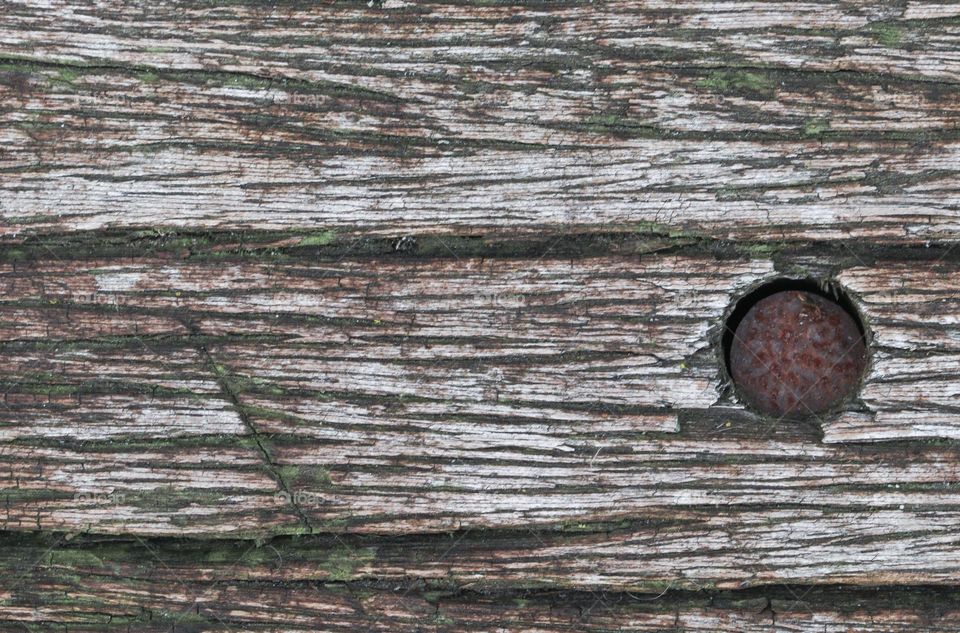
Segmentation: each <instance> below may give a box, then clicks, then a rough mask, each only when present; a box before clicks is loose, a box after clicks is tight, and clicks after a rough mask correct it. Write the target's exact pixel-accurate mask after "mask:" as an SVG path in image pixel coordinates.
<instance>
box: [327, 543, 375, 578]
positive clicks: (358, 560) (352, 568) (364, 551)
mask: <svg viewBox="0 0 960 633" xmlns="http://www.w3.org/2000/svg"><path fill="white" fill-rule="evenodd" d="M375 554H376V553H375V551H374V550H373V549H372V548H369V547H367V548H360V549H354V548H350V547H338V548H336V549H333V550H331V551H330V553H329V554H328V555H327V559H326V561H325V562H323V564H322V565H321V568H322V569H323V570H324V571H326V572H327V574H328V575H329V577H330V580H333V581H337V582H347V581H350V580H356V579H357V576H358V571H359V569H360V568H361V567H363V566H364V565H369V564H370V563H371V562H373V559H374V557H375Z"/></svg>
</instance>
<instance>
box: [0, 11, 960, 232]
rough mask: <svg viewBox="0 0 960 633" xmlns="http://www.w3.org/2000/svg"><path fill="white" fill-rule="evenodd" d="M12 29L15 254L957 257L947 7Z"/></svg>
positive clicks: (6, 182) (957, 108) (195, 21)
mask: <svg viewBox="0 0 960 633" xmlns="http://www.w3.org/2000/svg"><path fill="white" fill-rule="evenodd" d="M375 4H378V3H375ZM2 6H3V9H4V15H5V16H6V17H5V20H4V24H3V25H0V46H2V48H0V58H2V59H3V67H2V71H0V73H2V74H0V91H2V92H0V98H2V100H3V105H4V107H2V108H0V147H2V148H3V149H2V152H0V168H2V170H3V172H4V178H3V181H2V183H0V205H2V206H0V219H2V220H3V224H2V227H0V232H2V234H3V235H4V236H6V237H7V238H8V239H18V238H22V237H25V236H32V235H37V234H51V233H53V234H55V233H61V232H64V231H82V230H95V229H115V228H123V229H149V230H155V229H161V230H198V229H204V230H209V229H216V230H234V229H271V230H279V231H287V230H298V231H312V230H315V229H316V228H317V227H321V228H322V229H323V230H325V231H333V232H335V233H336V234H337V235H338V236H339V238H340V239H347V240H349V239H353V238H354V237H357V236H365V235H377V236H397V237H398V236H401V235H408V234H439V235H464V234H469V235H480V234H500V233H505V232H506V233H511V234H514V233H516V232H529V233H531V234H537V233H539V232H541V231H543V230H545V229H546V230H557V229H563V230H567V231H579V232H591V231H604V230H611V229H616V230H622V231H630V230H637V229H640V230H657V231H661V232H663V233H672V232H677V231H682V232H686V233H688V234H690V235H694V236H701V237H710V238H722V239H727V238H733V239H748V240H807V239H817V240H834V239H836V240H858V239H871V240H875V241H880V240H882V241H889V242H918V243H922V242H926V241H951V242H954V241H956V232H957V226H958V221H960V203H958V200H960V189H958V186H957V183H958V165H960V142H958V136H957V129H958V121H960V118H958V117H960V53H958V52H957V51H958V50H960V15H958V11H957V9H956V5H955V4H954V3H942V4H938V3H929V4H928V3H915V2H905V3H892V4H891V3H872V2H845V3H813V2H809V3H782V2H780V3H778V2H761V3H747V2H744V3H720V4H717V3H712V2H690V3H682V4H677V3H660V2H604V3H585V4H584V3H576V2H562V3H551V4H534V5H528V6H524V5H498V4H480V5H475V6H471V5H465V4H448V3H412V2H393V1H392V0H391V1H388V2H384V3H382V6H374V7H368V6H367V5H366V4H365V3H360V2H356V3H353V2H351V3H335V4H326V5H310V6H303V5H299V4H296V3H292V4H281V5H275V6H269V7H267V6H262V5H259V4H245V3H236V4H230V5H228V6H222V7H212V6H206V5H198V4H197V3H193V2H170V3H163V4H162V5H161V6H157V7H149V8H147V7H146V6H145V5H143V4H142V3H141V2H134V1H130V2H107V3H100V4H98V5H97V7H96V8H93V7H89V6H87V5H86V4H83V3H70V2H33V1H30V2H19V1H6V2H4V3H3V5H2Z"/></svg>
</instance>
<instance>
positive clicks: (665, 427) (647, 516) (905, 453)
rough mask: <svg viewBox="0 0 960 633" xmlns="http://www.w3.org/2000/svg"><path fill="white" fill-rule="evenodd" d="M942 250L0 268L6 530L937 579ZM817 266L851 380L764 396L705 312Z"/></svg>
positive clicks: (514, 560) (459, 572)
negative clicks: (849, 330)
mask: <svg viewBox="0 0 960 633" xmlns="http://www.w3.org/2000/svg"><path fill="white" fill-rule="evenodd" d="M951 255H952V253H951V252H950V251H944V252H942V253H941V254H940V255H939V259H931V260H930V261H929V262H928V264H927V265H924V266H922V267H921V266H919V265H917V264H912V265H908V264H906V263H904V262H901V261H893V260H891V261H875V262H872V263H871V265H869V266H865V265H863V264H862V263H861V262H858V261H856V259H855V258H850V257H847V258H846V259H845V260H839V259H831V258H829V257H826V256H823V255H820V256H790V257H786V256H785V257H783V258H781V259H776V260H775V259H767V258H764V257H755V258H752V259H750V258H743V257H739V258H720V259H718V258H714V257H709V256H704V255H701V254H690V255H679V254H664V255H657V254H647V255H643V256H640V257H628V256H612V255H611V256H604V257H586V258H579V259H575V260H568V259H558V258H551V257H540V258H509V259H485V258H473V257H459V256H453V255H452V256H450V257H448V258H447V259H436V258H430V259H422V260H421V259H411V258H407V257H398V256H393V257H381V258H373V259H367V258H363V259H349V258H348V259H343V258H341V259H339V260H337V261H316V260H314V259H313V258H299V259H298V258H291V259H283V258H282V257H278V258H277V259H276V261H266V262H255V261H250V260H248V259H245V258H240V259H236V258H232V257H226V258H222V257H218V258H214V259H211V260H203V259H199V260H196V261H193V260H189V259H188V260H182V259H150V258H143V259H133V260H130V259H124V260H117V259H109V260H85V259H78V260H63V261H50V260H40V261H21V262H19V263H16V264H10V265H7V267H6V268H5V269H3V270H0V288H2V296H3V302H2V304H0V310H2V313H3V320H5V321H9V322H10V323H13V322H14V320H15V322H16V323H17V328H12V327H11V329H10V332H9V333H8V334H7V338H8V340H7V342H5V343H4V344H3V346H2V355H3V358H4V362H5V365H6V366H7V367H8V368H9V369H8V372H7V375H6V381H7V382H6V385H5V391H6V396H5V402H6V403H7V405H6V407H5V410H3V411H0V418H2V419H3V421H4V424H3V427H2V430H3V433H4V436H5V439H6V440H7V443H6V444H5V450H4V452H3V454H2V455H0V460H2V462H3V463H4V465H5V466H4V468H2V469H0V472H3V473H5V474H6V477H5V481H4V482H3V485H4V487H5V488H6V490H7V493H6V497H5V509H4V510H5V511H4V516H3V525H4V529H6V530H16V531H28V530H34V529H38V528H39V529H43V530H55V531H62V532H78V531H84V532H90V533H100V534H116V535H122V534H136V535H139V536H141V537H157V536H163V535H167V536H184V535H189V536H194V537H212V536H221V537H225V536H234V537H236V536H239V537H244V538H246V537H259V538H269V537H275V536H278V535H283V534H303V533H311V532H314V533H330V532H333V533H343V534H370V535H377V534H379V535H389V534H394V535H400V534H409V533H418V534H430V533H434V534H440V533H445V532H449V531H455V532H459V533H460V534H461V535H466V536H469V535H470V534H472V533H473V532H474V531H477V533H479V534H482V535H483V537H482V539H480V540H478V541H476V542H475V543H474V541H473V540H471V539H469V538H468V539H466V540H464V541H463V544H464V546H463V547H462V548H460V550H458V555H457V557H456V560H454V561H451V560H447V559H444V560H443V561H442V562H439V563H437V562H434V561H437V560H438V559H439V554H440V553H441V552H440V551H439V550H437V549H434V550H430V548H431V547H436V546H435V545H431V543H434V542H433V541H430V540H429V539H428V540H426V541H425V545H424V547H426V548H427V551H432V552H433V553H432V554H425V555H423V556H417V555H414V556H411V554H410V551H409V548H402V550H401V551H399V553H396V554H386V555H385V558H384V559H383V560H381V559H380V558H376V559H371V561H370V566H369V567H364V568H358V569H357V570H355V571H356V575H355V576H350V579H351V580H360V579H362V578H364V577H372V578H379V579H389V578H393V577H396V578H403V577H407V576H414V577H423V578H455V579H456V580H455V581H454V582H456V583H458V584H464V583H466V584H469V583H471V582H477V581H482V582H487V583H504V584H523V583H525V582H528V581H530V580H531V579H533V578H536V579H538V580H537V582H539V583H545V584H546V585H547V586H562V587H570V588H594V589H605V590H611V589H615V588H617V587H621V588H622V587H633V588H637V589H650V588H651V587H660V586H673V587H682V588H686V589H698V588H700V587H704V586H711V587H722V588H733V589H736V588H740V587H744V586H753V585H763V584H769V583H773V584H776V583H779V582H791V583H797V584H805V585H812V584H824V583H825V584H830V583H857V584H897V583H908V584H947V583H950V582H952V579H953V578H955V576H956V573H957V571H958V569H960V558H958V556H957V551H958V550H957V548H956V547H955V543H956V539H957V538H960V537H958V534H957V532H956V529H955V526H956V521H955V518H954V517H953V516H952V513H953V509H954V508H956V507H958V506H960V498H958V497H957V495H956V485H957V482H958V481H960V459H958V453H957V449H956V447H955V446H953V445H952V444H950V443H942V442H937V441H930V440H935V439H936V438H944V439H952V438H954V437H955V433H956V428H957V426H956V422H955V419H954V418H955V411H954V408H953V404H952V400H951V395H950V394H951V389H952V388H953V387H952V385H953V378H952V375H953V372H954V369H953V368H952V367H953V365H951V362H954V363H955V360H951V359H955V356H956V353H955V350H954V347H955V341H954V339H955V338H956V337H954V334H955V332H954V330H955V328H956V327H957V326H956V323H960V320H958V319H957V318H956V311H957V302H956V298H955V297H954V294H955V288H954V287H953V286H954V281H952V280H955V279H956V277H957V270H956V266H957V264H956V262H955V259H953V258H952V257H951ZM810 262H816V265H818V266H821V267H823V266H826V267H834V268H835V269H836V272H837V274H836V277H837V279H838V280H840V281H842V282H843V283H844V284H845V285H846V286H847V287H848V288H849V289H850V292H851V293H852V295H853V297H854V298H855V300H856V302H857V306H858V308H859V309H860V310H861V311H862V312H863V316H864V318H865V320H866V323H867V325H868V327H869V329H870V332H871V335H872V349H873V358H872V362H871V368H870V370H869V373H868V376H867V377H866V380H865V384H864V386H863V389H862V391H861V397H860V398H859V399H858V400H857V401H854V402H851V403H849V404H848V406H847V407H846V409H845V410H844V411H841V412H839V413H836V414H831V415H828V416H824V417H823V419H822V420H819V421H814V423H797V422H793V421H777V420H773V419H766V418H761V417H758V416H755V415H753V414H751V413H749V412H748V411H746V410H744V409H743V407H742V405H740V404H739V403H738V401H737V400H736V398H735V397H734V395H733V394H731V393H730V391H729V389H728V388H727V387H726V386H725V383H724V379H723V374H722V371H721V369H720V360H719V357H718V353H717V346H718V345H719V334H720V331H721V328H722V323H723V318H724V316H725V314H726V312H727V310H728V308H729V306H730V305H731V303H732V302H734V301H735V300H736V298H737V297H739V296H741V295H742V294H744V293H746V292H747V291H748V290H749V289H751V288H753V287H755V286H756V285H757V284H759V283H762V282H763V281H765V280H767V279H770V278H774V277H777V276H779V275H782V274H784V273H785V271H786V270H787V269H789V270H790V271H791V272H790V273H789V274H793V275H799V274H801V273H802V269H803V266H805V265H807V264H809V265H811V266H812V265H813V264H810ZM844 262H846V263H844ZM808 272H809V271H808ZM8 313H9V314H10V315H11V318H10V319H7V318H6V317H7V314H8ZM106 314H108V315H110V317H111V321H110V322H109V323H110V327H109V328H108V329H103V328H104V325H103V322H102V321H100V320H98V319H96V318H94V315H96V316H99V315H106ZM31 315H33V316H34V317H35V318H36V319H37V320H38V321H39V323H41V324H42V327H40V326H39V325H35V324H33V323H32V322H31V320H30V319H29V317H30V316H31ZM41 315H42V316H41ZM82 315H91V316H89V317H88V318H85V317H84V316H82ZM144 319H145V320H144ZM144 323H145V324H146V325H143V324H144ZM85 324H89V325H85ZM57 328H62V329H57ZM78 328H80V329H79V330H78ZM84 328H85V329H84ZM931 331H934V332H936V333H937V336H938V337H939V338H937V337H932V336H930V335H929V333H930V332H931ZM918 350H923V354H917V351H918ZM896 419H903V420H912V422H904V423H902V424H899V425H896V428H895V429H893V431H896V433H894V432H893V431H892V429H891V424H893V423H892V422H891V420H896ZM821 427H822V432H823V433H824V435H821ZM821 438H823V439H825V440H826V441H827V442H829V443H823V442H822V441H821ZM876 440H897V441H895V442H892V443H888V442H881V443H879V444H876V445H870V444H864V442H874V441H876ZM905 440H913V442H912V443H906V442H905ZM918 440H926V441H918ZM530 529H536V530H538V531H545V532H544V534H545V535H540V534H539V533H530V532H528V530H530ZM555 530H560V532H559V536H556V535H553V534H552V532H553V531H555ZM579 532H583V533H582V534H579ZM518 535H519V536H518ZM498 543H499V544H498ZM468 546H469V547H468ZM442 547H443V546H442V545H441V546H440V549H442ZM814 549H815V551H816V554H815V555H814V554H812V553H811V551H813V550H814ZM378 556H379V552H378ZM286 564H287V565H288V566H290V565H292V562H291V561H290V560H287V562H286Z"/></svg>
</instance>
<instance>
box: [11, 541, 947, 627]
mask: <svg viewBox="0 0 960 633" xmlns="http://www.w3.org/2000/svg"><path fill="white" fill-rule="evenodd" d="M83 540H84V539H83V537H79V538H78V539H77V540H74V541H73V542H70V543H64V542H60V543H58V542H56V541H53V542H44V543H43V545H42V546H40V545H38V544H37V543H36V541H34V542H32V543H30V544H25V543H19V544H16V545H13V546H12V547H11V546H10V545H11V544H9V543H8V544H5V547H4V553H3V559H2V562H0V574H2V577H4V578H8V579H9V578H12V577H13V575H14V574H15V575H16V577H15V581H14V582H12V583H10V582H8V584H6V586H5V587H4V589H3V590H0V599H2V600H3V603H2V605H3V606H2V608H0V626H2V627H4V630H10V631H20V630H27V631H63V630H70V631H82V632H87V631H89V632H93V631H96V632H98V633H100V632H104V631H109V632H113V631H124V632H125V631H133V630H136V631H157V632H159V631H191V632H194V633H198V632H201V631H224V630H227V631H241V630H242V631H258V632H259V631H263V632H276V633H279V632H281V631H356V630H364V631H391V632H393V631H471V632H473V631H476V632H482V631H488V632H491V633H492V632H498V633H504V632H514V631H516V632H518V633H519V632H527V633H532V632H534V631H536V632H542V633H553V632H557V633H559V632H561V631H588V632H594V631H595V632H597V633H600V632H602V631H611V630H616V631H629V632H654V631H667V630H669V631H701V632H706V631H721V632H730V633H742V632H744V631H748V632H755V633H766V632H770V633H772V632H774V631H784V630H789V631H799V632H801V633H823V631H829V632H841V631H843V632H845V633H849V632H851V631H852V632H857V633H892V632H894V631H904V630H910V631H921V632H931V633H932V632H934V631H936V632H951V631H958V630H960V605H958V602H957V598H956V595H955V593H954V592H951V591H947V590H934V589H931V588H929V587H901V588H897V589H890V590H882V591H877V590H870V591H864V590H857V589H854V588H845V589H830V588H828V589H819V588H814V587H801V586H782V587H770V588H765V589H763V590H750V591H737V592H717V591H705V592H678V591H663V592H659V593H657V594H636V593H632V592H612V593H611V592H594V593H586V592H577V591H545V590H530V589H513V590H510V589H508V590H506V591H504V590H503V589H501V590H487V591H479V592H478V591H463V592H459V591H457V590H452V589H451V588H450V587H449V585H444V584H436V583H432V582H431V581H429V580H426V581H423V580H419V581H413V582H411V581H400V582H393V583H377V582H372V583H344V582H342V581H341V580H338V579H336V578H335V579H333V580H329V579H328V580H325V581H322V580H306V578H316V577H317V576H318V575H320V574H317V573H308V572H307V570H306V569H305V568H303V567H301V566H299V565H298V562H299V561H297V560H294V561H292V562H293V563H294V565H293V566H292V567H288V566H287V565H286V560H287V557H288V556H289V555H291V553H292V554H293V555H294V556H297V555H300V556H303V554H304V552H307V553H308V557H309V558H310V561H311V563H312V564H313V565H314V566H315V567H316V568H319V567H322V568H325V569H327V570H329V572H328V575H333V576H335V577H341V576H342V575H343V574H344V572H347V571H349V570H350V569H352V568H353V567H354V566H356V565H357V564H358V562H359V561H358V560H357V559H356V558H355V556H356V553H355V552H353V551H351V550H350V549H349V547H347V546H346V545H345V544H337V543H334V542H332V541H329V540H328V541H327V542H323V543H320V542H303V541H300V542H298V543H284V542H275V543H274V544H271V545H267V546H260V547H258V546H256V545H251V544H250V543H247V542H243V543H229V542H227V543H221V544H210V543H206V544H201V543H196V542H194V543H188V544H186V545H185V546H183V545H180V544H177V543H163V542H153V543H151V544H150V545H147V544H146V543H137V542H112V543H111V542H106V543H104V542H101V543H99V547H98V548H97V549H96V550H91V549H90V545H91V543H89V542H86V543H84V542H82V541H83ZM448 549H449V547H448ZM94 552H95V553H94Z"/></svg>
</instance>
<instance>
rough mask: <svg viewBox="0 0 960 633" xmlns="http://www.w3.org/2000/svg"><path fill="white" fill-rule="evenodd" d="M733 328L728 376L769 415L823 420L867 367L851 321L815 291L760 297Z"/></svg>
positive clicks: (860, 335) (861, 341)
mask: <svg viewBox="0 0 960 633" xmlns="http://www.w3.org/2000/svg"><path fill="white" fill-rule="evenodd" d="M735 327H736V329H735V331H734V334H733V339H732V342H731V344H730V349H729V368H730V374H731V376H732V377H733V381H734V383H735V384H736V386H737V389H738V392H739V393H740V395H741V396H742V397H743V399H745V400H746V401H747V402H748V404H750V405H752V406H753V407H754V408H756V409H758V410H759V411H761V412H763V413H766V414H769V415H775V416H805V415H811V414H819V413H824V412H826V411H828V410H830V409H831V408H833V407H834V406H836V405H837V404H839V403H840V402H841V401H843V400H844V399H845V398H846V397H848V396H849V395H850V394H851V393H852V392H853V391H854V390H855V389H856V387H857V385H858V384H859V382H860V376H861V375H862V374H863V371H864V369H865V367H866V362H867V357H866V346H865V344H864V336H863V332H862V330H861V328H860V327H859V326H858V325H857V322H856V321H855V320H854V317H853V316H851V314H850V313H849V312H848V311H847V310H846V309H845V308H844V307H843V306H841V305H840V304H839V303H837V302H835V301H833V300H832V299H830V298H827V297H824V296H821V295H819V294H816V293H813V292H807V291H804V290H783V291H780V292H776V293H774V294H771V295H769V296H767V297H764V298H762V299H760V300H759V301H757V302H756V303H755V304H753V305H752V306H751V307H750V309H749V310H748V311H747V313H746V314H745V315H744V316H743V319H742V320H740V322H739V323H738V324H736V325H735Z"/></svg>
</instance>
